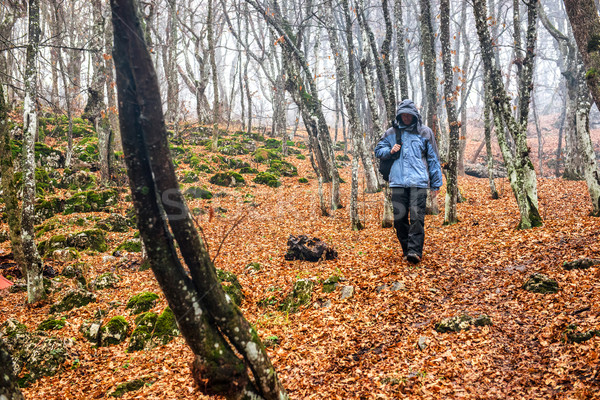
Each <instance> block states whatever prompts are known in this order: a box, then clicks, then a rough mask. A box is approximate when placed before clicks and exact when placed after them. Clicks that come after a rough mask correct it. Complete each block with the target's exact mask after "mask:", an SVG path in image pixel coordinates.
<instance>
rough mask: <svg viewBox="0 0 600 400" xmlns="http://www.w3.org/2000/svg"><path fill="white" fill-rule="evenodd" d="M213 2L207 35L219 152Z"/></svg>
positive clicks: (214, 135)
mask: <svg viewBox="0 0 600 400" xmlns="http://www.w3.org/2000/svg"><path fill="white" fill-rule="evenodd" d="M213 12H214V10H213V0H208V16H207V17H206V26H207V29H206V32H207V33H206V35H207V40H208V56H209V58H210V69H211V72H212V81H213V131H212V150H213V151H217V147H218V145H219V115H220V114H221V111H220V109H219V74H218V71H217V62H216V60H215V53H216V49H215V45H216V43H215V37H214V32H213V18H214V17H213Z"/></svg>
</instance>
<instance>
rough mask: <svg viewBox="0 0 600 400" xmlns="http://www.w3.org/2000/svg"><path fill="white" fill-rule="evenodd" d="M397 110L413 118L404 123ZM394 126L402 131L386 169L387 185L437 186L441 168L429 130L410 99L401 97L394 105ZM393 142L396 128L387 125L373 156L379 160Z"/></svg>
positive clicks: (436, 187)
mask: <svg viewBox="0 0 600 400" xmlns="http://www.w3.org/2000/svg"><path fill="white" fill-rule="evenodd" d="M400 114H411V115H412V116H413V117H414V118H413V122H412V123H411V124H410V125H408V126H406V125H404V123H403V122H402V119H401V117H400ZM395 122H396V126H397V129H400V130H401V131H402V148H401V149H400V157H398V159H396V161H394V163H393V164H392V169H391V170H390V179H389V184H390V187H417V188H431V189H433V190H437V189H439V188H440V187H441V186H442V184H443V180H442V169H441V167H440V161H439V157H438V150H437V144H436V143H435V137H434V136H433V132H432V131H431V129H429V128H428V127H427V126H425V125H423V123H422V121H421V114H420V113H419V111H418V110H417V107H416V106H415V103H413V101H412V100H403V101H402V103H400V105H398V108H397V109H396V121H395ZM395 144H396V129H394V128H390V129H388V130H387V131H386V132H385V134H384V135H383V137H382V138H381V140H380V141H379V143H377V146H376V147H375V156H376V157H377V158H380V159H382V160H386V159H389V158H390V157H391V154H390V151H391V150H392V147H393V146H394V145H395Z"/></svg>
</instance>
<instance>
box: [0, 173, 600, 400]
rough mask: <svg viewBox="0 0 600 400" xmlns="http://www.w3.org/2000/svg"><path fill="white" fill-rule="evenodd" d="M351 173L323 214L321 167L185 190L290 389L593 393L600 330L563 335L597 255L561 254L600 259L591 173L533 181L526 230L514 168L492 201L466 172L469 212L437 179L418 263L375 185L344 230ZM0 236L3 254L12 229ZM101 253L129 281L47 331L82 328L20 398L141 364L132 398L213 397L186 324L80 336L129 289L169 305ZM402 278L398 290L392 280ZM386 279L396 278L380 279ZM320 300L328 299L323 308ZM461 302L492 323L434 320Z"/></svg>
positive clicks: (37, 312)
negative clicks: (446, 221)
mask: <svg viewBox="0 0 600 400" xmlns="http://www.w3.org/2000/svg"><path fill="white" fill-rule="evenodd" d="M348 169H349V168H348ZM310 174H311V171H310V170H309V164H308V163H307V162H305V163H303V164H301V165H299V176H309V175H310ZM342 176H343V178H344V179H345V180H346V182H348V183H345V184H343V185H342V198H343V199H344V205H345V206H346V208H344V209H341V210H338V211H336V212H335V215H334V216H333V217H323V216H320V213H319V209H318V199H317V183H316V180H315V179H311V180H310V181H309V183H308V184H300V183H298V181H297V178H283V179H282V180H283V186H282V187H280V188H277V189H273V188H269V187H265V186H261V185H256V186H253V185H250V186H249V187H244V188H237V189H233V188H231V189H229V188H225V189H221V188H216V187H213V189H214V190H219V191H222V192H223V193H224V194H226V195H223V196H219V197H215V198H214V199H213V200H212V201H211V202H207V201H206V200H194V201H192V202H191V203H190V208H193V207H200V208H204V209H206V210H208V212H207V213H205V214H203V215H200V216H198V217H197V220H198V223H199V224H200V226H202V227H203V230H204V235H205V237H206V239H207V242H208V244H209V249H210V252H211V255H212V256H215V255H216V254H217V249H219V247H221V248H220V250H219V251H218V256H217V257H216V261H215V262H216V266H217V267H218V268H222V269H225V270H227V271H231V272H233V273H235V274H237V276H238V278H239V280H240V282H241V284H242V285H243V288H244V294H245V296H246V297H245V299H244V301H243V303H242V309H243V312H244V313H245V315H246V317H247V318H248V319H249V320H250V322H251V323H252V324H254V325H255V326H256V327H257V329H258V331H259V334H260V335H261V337H262V338H263V339H267V338H270V339H273V338H277V340H278V341H279V343H278V344H277V345H275V346H273V347H269V349H268V352H269V354H270V356H271V359H272V361H273V363H274V365H275V367H276V369H277V371H278V373H279V376H280V379H281V380H282V382H283V383H284V386H285V387H286V388H287V390H288V392H289V394H290V396H291V398H293V399H394V398H411V399H413V398H414V399H439V398H472V399H478V398H486V399H507V398H510V399H537V398H540V399H542V398H543V399H554V398H559V399H591V398H600V395H599V394H598V393H600V381H599V380H600V375H599V373H598V370H599V361H598V360H599V355H598V354H599V352H600V349H599V347H600V346H599V345H600V338H599V337H595V338H592V339H591V340H589V341H587V342H584V343H579V344H576V343H568V342H566V341H565V340H564V338H565V336H564V332H565V329H566V327H567V326H568V325H569V324H575V325H577V326H578V327H579V329H580V330H581V331H587V330H589V329H600V323H599V320H600V301H599V300H600V279H599V278H600V268H597V267H592V268H590V269H587V270H571V271H566V270H564V269H563V268H562V264H563V262H565V261H571V260H574V259H578V258H581V257H591V258H600V243H599V241H598V239H599V235H600V219H598V218H593V217H590V216H588V215H589V212H590V211H591V206H590V204H589V198H588V195H587V189H586V187H585V184H584V183H583V182H569V181H563V180H558V179H540V180H539V193H540V210H541V214H542V216H543V218H544V226H543V227H540V228H535V229H530V230H525V231H520V230H517V229H516V225H517V224H518V212H517V208H516V204H515V201H514V198H513V196H512V193H511V192H510V186H509V184H508V182H507V181H505V180H502V179H498V180H497V181H496V183H497V185H498V188H499V191H500V193H501V198H500V199H499V200H492V199H491V198H490V195H489V189H488V183H487V180H486V179H476V178H471V177H465V178H460V188H461V191H462V194H463V195H464V196H465V198H466V200H465V201H464V202H463V203H461V204H459V206H458V214H459V218H460V222H459V223H458V224H455V225H452V226H443V199H444V194H445V193H444V191H443V190H442V193H440V196H439V199H438V201H439V204H440V207H441V214H440V215H437V216H428V217H427V219H426V243H425V252H424V257H423V262H422V263H421V264H420V265H418V266H413V265H410V264H408V263H407V262H405V261H403V260H402V254H401V252H400V250H399V245H398V243H397V241H396V238H395V235H394V232H393V230H392V229H383V228H381V227H380V220H381V214H382V193H375V194H362V193H361V194H360V198H359V202H360V204H359V208H360V215H361V219H362V220H363V223H364V224H365V225H366V229H364V230H362V231H359V232H353V231H351V230H350V229H349V226H350V220H349V217H348V206H349V204H348V202H349V193H350V183H349V182H350V176H348V174H347V171H346V170H344V172H343V173H342ZM248 199H251V201H248ZM219 207H220V208H219ZM224 210H227V212H224ZM236 224H237V225H236ZM234 225H235V228H234V229H233V230H232V231H231V232H230V233H229V234H227V233H228V231H229V230H230V229H231V228H232V226H234ZM55 234H56V233H55ZM290 234H294V235H298V234H307V235H310V236H315V237H318V238H320V239H322V240H323V241H325V242H326V243H328V244H330V245H332V246H333V247H335V249H336V250H337V251H338V253H339V257H338V259H337V260H333V261H322V262H318V263H310V262H301V261H285V260H284V254H285V251H286V241H287V238H288V237H289V235H290ZM115 235H116V234H113V236H109V242H110V246H109V247H110V248H114V247H116V245H117V244H118V243H119V241H120V240H122V239H123V238H125V237H132V236H133V231H132V232H130V234H125V235H123V234H119V235H120V236H115ZM127 235H129V236H127ZM2 246H3V247H2V248H3V249H4V251H5V252H8V251H9V250H8V248H7V246H8V242H5V243H3V244H2ZM108 254H109V253H108ZM103 255H106V253H105V254H86V253H82V256H81V259H80V260H77V261H83V262H85V263H87V264H89V268H90V272H89V274H90V276H92V277H93V276H96V275H98V274H100V273H103V272H107V271H114V272H116V273H117V274H118V275H120V276H121V278H122V280H121V282H119V283H118V284H117V289H114V290H104V291H98V292H97V295H98V302H97V303H92V304H89V305H88V306H85V307H82V308H79V309H75V310H72V311H69V312H67V313H64V316H65V317H66V322H67V324H66V326H65V327H64V328H63V329H61V330H58V331H53V332H52V334H53V335H56V336H59V337H64V338H71V339H73V340H74V343H75V344H74V346H73V348H72V349H71V357H70V359H69V361H68V362H66V363H65V365H64V366H63V367H64V368H63V370H62V372H60V373H59V374H57V375H55V376H53V377H46V378H42V379H40V380H38V381H37V382H35V383H33V384H32V385H31V386H30V387H28V388H26V389H24V394H25V395H26V398H28V399H44V400H46V399H96V398H109V394H110V393H111V392H112V391H114V389H115V387H116V385H117V384H119V383H123V382H126V381H130V380H133V379H135V378H141V377H143V378H148V379H149V382H150V383H151V384H148V385H146V386H144V387H143V388H142V389H139V390H137V391H134V392H129V393H126V394H125V395H124V396H123V397H122V398H123V399H134V398H135V399H199V398H208V397H204V396H202V395H201V394H200V393H199V392H198V391H197V389H196V388H195V387H194V386H193V383H192V380H191V378H190V375H189V367H188V365H189V362H190V361H191V359H192V354H191V352H190V351H189V350H188V348H187V347H186V345H185V342H184V340H183V338H181V337H178V338H176V339H175V340H174V341H172V342H171V343H169V344H167V345H165V346H161V347H158V348H155V349H154V350H150V351H138V352H132V353H128V352H126V349H127V346H128V342H124V343H123V344H121V345H116V346H110V347H100V348H95V347H92V346H91V344H90V343H88V342H87V341H86V340H85V339H84V338H83V336H82V334H81V333H80V332H79V327H80V325H81V323H82V322H83V321H84V320H92V319H93V315H94V313H95V312H96V310H98V309H108V310H109V311H108V314H107V316H106V317H105V321H106V320H108V319H109V318H110V317H112V316H115V315H124V316H125V317H126V318H127V319H128V321H129V322H130V324H133V319H134V317H133V316H130V315H129V314H128V312H127V311H125V309H124V304H125V303H126V302H127V300H128V299H129V298H130V297H131V296H132V295H134V294H137V293H140V292H142V291H154V292H156V293H159V294H160V295H161V299H160V301H159V303H158V304H157V306H156V307H155V311H161V310H162V309H163V308H164V307H165V306H166V301H165V300H164V297H163V296H162V294H161V293H160V289H159V287H158V285H157V283H156V281H155V280H154V277H153V275H152V273H151V271H144V272H139V271H137V269H136V268H128V265H130V264H117V263H106V262H102V256H103ZM129 257H130V258H131V259H133V260H135V258H136V257H139V256H137V255H134V254H131V255H129ZM251 263H259V264H260V268H252V267H249V264H251ZM54 265H55V267H56V268H57V269H58V270H61V269H62V268H63V267H64V265H62V264H54ZM256 269H258V270H256ZM534 272H540V273H544V274H546V275H548V276H550V277H552V278H554V279H556V280H557V281H558V283H559V286H560V291H559V292H558V293H556V294H549V295H542V294H536V293H530V292H526V291H524V290H523V289H521V285H522V284H523V282H524V281H525V280H526V279H527V278H528V277H529V276H530V275H531V274H532V273H534ZM332 275H338V276H341V277H343V278H344V281H343V282H342V285H351V286H354V289H355V291H354V296H353V297H352V298H349V299H345V300H340V289H339V288H338V289H337V290H336V291H334V292H333V293H328V294H325V293H323V292H322V289H321V285H319V284H318V285H316V286H315V291H314V292H313V295H312V301H311V303H310V304H309V305H308V306H306V307H304V308H302V309H301V310H300V311H298V312H296V313H292V314H286V313H283V312H281V311H279V310H278V309H277V307H276V306H267V307H260V306H259V305H258V303H259V301H261V300H263V299H268V298H270V299H272V300H273V301H276V300H281V299H283V298H284V297H285V295H286V294H287V293H288V292H289V291H290V290H291V288H292V286H293V284H294V282H295V281H296V280H298V279H303V278H313V279H315V280H316V281H317V282H322V281H323V280H325V279H327V278H328V277H329V276H332ZM394 283H399V284H400V285H399V286H400V287H401V290H396V291H392V290H390V287H391V285H392V284H394ZM383 284H385V285H386V287H387V288H386V289H383V290H381V289H382V288H381V285H383ZM57 296H60V292H59V294H58V295H57ZM57 298H58V297H57ZM57 298H53V300H57ZM327 300H330V301H331V304H330V305H329V306H325V307H324V306H323V305H324V304H325V303H326V302H327ZM48 308H49V304H45V305H42V306H40V307H28V306H26V305H25V294H24V293H14V294H13V293H10V294H9V293H4V294H3V297H2V299H0V323H1V322H3V321H5V320H6V319H7V318H10V317H14V318H17V319H18V320H19V321H20V322H22V323H25V324H26V325H27V326H28V327H29V329H30V330H33V329H35V327H36V326H37V325H38V324H39V323H40V322H42V321H43V320H45V319H46V318H47V316H48ZM462 313H467V314H469V315H472V316H477V315H480V314H487V315H488V316H489V317H490V318H491V321H492V325H491V326H485V327H472V328H471V329H470V330H467V331H461V332H458V333H438V332H436V331H435V329H434V325H435V324H436V323H437V322H439V321H440V320H441V319H442V318H445V317H451V316H455V315H459V314H462ZM419 339H421V341H422V342H423V343H424V344H425V346H426V347H425V346H423V347H424V348H423V349H421V348H420V347H419V346H418V345H417V342H418V341H419Z"/></svg>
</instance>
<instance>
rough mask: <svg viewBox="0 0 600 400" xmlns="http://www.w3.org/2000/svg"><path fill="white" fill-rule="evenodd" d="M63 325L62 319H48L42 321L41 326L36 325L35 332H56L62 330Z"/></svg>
mask: <svg viewBox="0 0 600 400" xmlns="http://www.w3.org/2000/svg"><path fill="white" fill-rule="evenodd" d="M65 323H66V319H65V318H64V317H63V318H60V319H54V318H48V319H47V320H45V321H43V322H42V323H41V324H39V325H38V327H37V330H38V331H52V330H58V329H62V328H64V326H65Z"/></svg>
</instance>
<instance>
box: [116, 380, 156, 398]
mask: <svg viewBox="0 0 600 400" xmlns="http://www.w3.org/2000/svg"><path fill="white" fill-rule="evenodd" d="M147 381H148V379H147V378H141V379H134V380H132V381H129V382H125V383H120V384H118V385H117V387H116V389H115V391H114V392H112V393H111V394H110V396H111V397H122V396H123V395H124V394H125V393H128V392H134V391H136V390H139V389H141V388H143V387H144V385H145V384H146V382H147Z"/></svg>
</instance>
